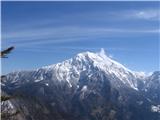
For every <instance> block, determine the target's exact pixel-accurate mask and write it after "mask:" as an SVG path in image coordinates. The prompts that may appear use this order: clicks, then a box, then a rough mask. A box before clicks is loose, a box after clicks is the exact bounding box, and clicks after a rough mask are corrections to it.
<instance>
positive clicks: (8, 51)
mask: <svg viewBox="0 0 160 120" xmlns="http://www.w3.org/2000/svg"><path fill="white" fill-rule="evenodd" d="M13 49H14V47H13V46H12V47H9V48H7V49H5V50H3V51H1V54H0V55H1V58H7V57H6V55H7V54H9V53H10V52H11V51H12V50H13Z"/></svg>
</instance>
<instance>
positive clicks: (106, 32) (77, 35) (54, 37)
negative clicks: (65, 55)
mask: <svg viewBox="0 0 160 120" xmlns="http://www.w3.org/2000/svg"><path fill="white" fill-rule="evenodd" d="M158 32H159V30H158V29H153V30H152V29H151V30H150V29H149V30H147V29H124V28H98V27H97V28H87V27H72V26H68V27H57V28H50V27H49V28H36V29H29V30H23V31H15V32H11V33H6V34H3V36H2V40H8V41H10V42H11V43H17V44H19V45H20V44H26V45H27V44H28V45H31V44H45V43H48V44H49V43H65V42H73V41H79V40H86V39H91V38H99V37H120V36H127V35H131V36H132V35H134V34H153V33H158ZM126 33H127V34H126Z"/></svg>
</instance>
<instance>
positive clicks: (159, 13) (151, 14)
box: [126, 9, 160, 20]
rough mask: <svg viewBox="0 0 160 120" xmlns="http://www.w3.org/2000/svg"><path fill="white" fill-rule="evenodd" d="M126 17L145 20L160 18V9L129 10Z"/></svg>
mask: <svg viewBox="0 0 160 120" xmlns="http://www.w3.org/2000/svg"><path fill="white" fill-rule="evenodd" d="M126 17H128V18H134V19H144V20H160V9H147V10H134V11H131V12H128V13H127V15H126Z"/></svg>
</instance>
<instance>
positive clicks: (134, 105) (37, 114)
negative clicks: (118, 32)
mask: <svg viewBox="0 0 160 120" xmlns="http://www.w3.org/2000/svg"><path fill="white" fill-rule="evenodd" d="M1 86H2V93H3V94H4V95H9V96H13V97H12V98H11V99H9V100H7V101H4V102H2V103H1V106H2V110H3V111H6V110H7V111H8V112H10V113H14V112H15V111H18V114H16V115H14V116H11V117H8V118H7V117H6V118H3V119H4V120H5V119H6V120H9V119H11V120H15V119H16V120H160V71H155V72H153V74H152V75H145V74H144V73H141V72H135V71H131V70H129V69H127V68H125V67H124V66H123V65H122V64H120V63H118V62H116V61H115V60H112V59H111V58H110V57H108V56H107V55H106V54H105V52H104V50H101V52H100V53H92V52H84V53H79V54H77V55H76V56H75V57H73V58H71V59H69V60H66V61H64V62H61V63H58V64H53V65H50V66H46V67H42V68H39V69H36V70H32V71H19V72H12V73H9V74H8V75H7V76H6V78H5V80H3V81H2V83H1Z"/></svg>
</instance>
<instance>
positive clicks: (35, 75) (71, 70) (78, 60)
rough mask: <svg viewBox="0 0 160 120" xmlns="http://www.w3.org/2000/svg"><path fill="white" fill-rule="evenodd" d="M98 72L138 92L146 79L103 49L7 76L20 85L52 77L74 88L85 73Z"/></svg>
mask: <svg viewBox="0 0 160 120" xmlns="http://www.w3.org/2000/svg"><path fill="white" fill-rule="evenodd" d="M97 71H100V72H104V73H105V74H106V75H108V76H110V77H112V78H117V79H116V80H117V81H114V84H115V83H116V82H122V83H123V84H124V85H126V86H128V87H131V88H133V89H136V90H138V88H137V86H138V85H137V82H138V81H137V80H138V79H141V80H142V79H143V80H144V79H145V78H146V75H145V74H144V73H142V72H134V71H131V70H129V69H127V68H125V67H124V66H123V65H122V64H120V63H118V62H116V61H114V60H112V59H111V58H109V57H108V56H107V55H106V54H105V52H104V50H103V49H102V50H101V51H100V52H99V53H92V52H84V53H79V54H77V55H76V56H75V57H74V58H71V59H69V60H66V61H64V62H62V63H58V64H53V65H49V66H45V67H42V68H40V69H37V70H33V71H20V72H13V73H11V74H9V75H8V76H7V77H8V79H7V80H9V81H10V82H11V83H14V84H18V83H19V84H20V83H21V82H22V83H23V82H39V81H42V80H45V79H48V77H51V78H49V79H51V80H53V79H54V80H55V79H56V80H57V81H65V82H67V83H68V85H69V86H70V87H72V86H73V85H76V84H78V81H79V79H80V77H82V73H83V72H85V75H87V76H92V75H94V74H95V72H97ZM28 74H29V75H28ZM20 78H21V79H20ZM52 78H53V79H52ZM22 79H24V80H22ZM111 82H112V81H111ZM117 87H118V84H117Z"/></svg>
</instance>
